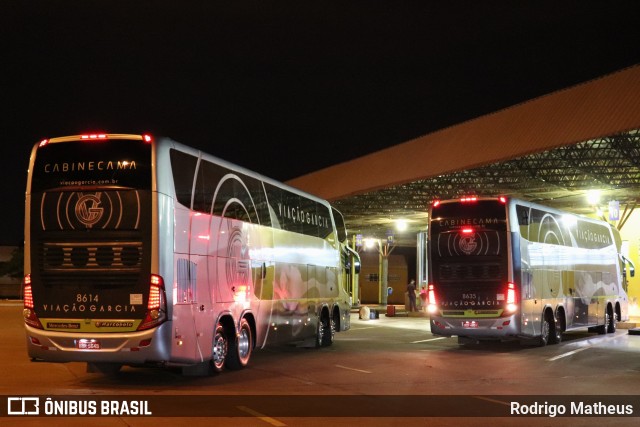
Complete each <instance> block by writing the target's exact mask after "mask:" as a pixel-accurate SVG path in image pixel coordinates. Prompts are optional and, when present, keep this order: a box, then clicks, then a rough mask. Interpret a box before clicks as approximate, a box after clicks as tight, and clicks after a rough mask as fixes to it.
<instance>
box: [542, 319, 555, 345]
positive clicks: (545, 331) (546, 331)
mask: <svg viewBox="0 0 640 427" xmlns="http://www.w3.org/2000/svg"><path fill="white" fill-rule="evenodd" d="M552 325H553V321H552V320H551V315H550V314H549V313H548V312H547V313H545V314H544V317H543V318H542V325H541V328H540V346H541V347H544V346H545V345H547V344H548V343H549V338H550V336H551V326H552Z"/></svg>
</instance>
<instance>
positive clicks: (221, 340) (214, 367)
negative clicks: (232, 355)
mask: <svg viewBox="0 0 640 427" xmlns="http://www.w3.org/2000/svg"><path fill="white" fill-rule="evenodd" d="M228 351H229V342H228V340H227V334H226V333H225V332H224V327H223V326H222V324H221V323H218V324H217V325H216V331H215V333H214V335H213V345H212V346H211V372H212V373H214V374H217V373H220V372H222V371H223V369H224V364H225V361H226V359H227V352H228Z"/></svg>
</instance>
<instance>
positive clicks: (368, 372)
mask: <svg viewBox="0 0 640 427" xmlns="http://www.w3.org/2000/svg"><path fill="white" fill-rule="evenodd" d="M335 366H336V368H340V369H346V370H348V371H356V372H361V373H363V374H373V372H371V371H363V370H362V369H356V368H350V367H348V366H342V365H335Z"/></svg>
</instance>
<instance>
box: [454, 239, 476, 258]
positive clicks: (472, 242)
mask: <svg viewBox="0 0 640 427" xmlns="http://www.w3.org/2000/svg"><path fill="white" fill-rule="evenodd" d="M459 246H460V250H461V251H462V252H464V253H465V254H467V255H471V254H472V253H473V252H474V251H475V250H476V248H477V247H478V242H476V238H475V237H474V236H469V237H461V238H460V243H459Z"/></svg>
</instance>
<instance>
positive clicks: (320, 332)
mask: <svg viewBox="0 0 640 427" xmlns="http://www.w3.org/2000/svg"><path fill="white" fill-rule="evenodd" d="M323 338H324V319H322V318H321V319H319V320H318V338H317V339H318V344H319V345H320V344H322V340H323Z"/></svg>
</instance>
